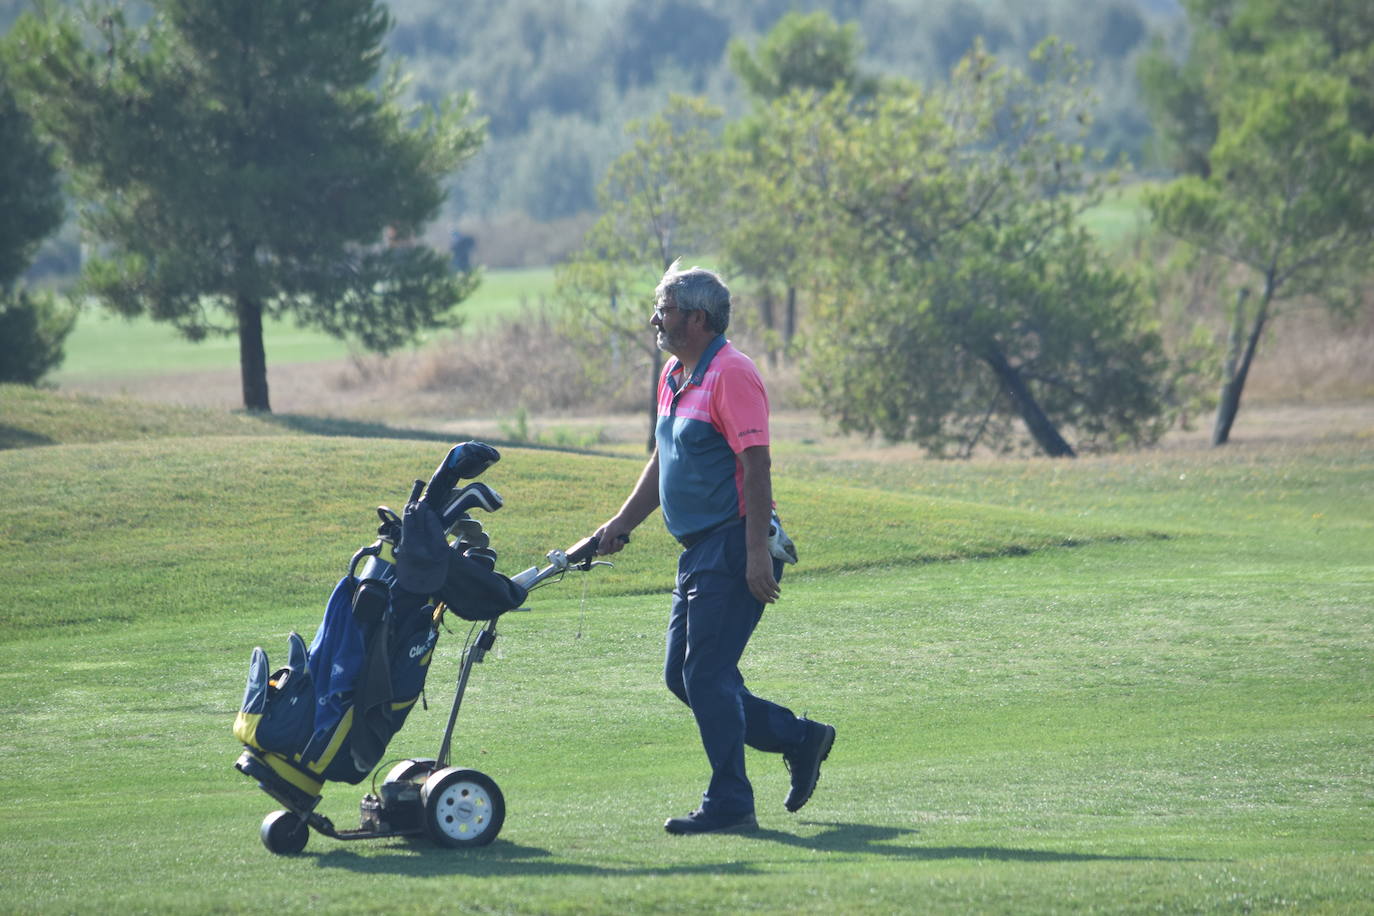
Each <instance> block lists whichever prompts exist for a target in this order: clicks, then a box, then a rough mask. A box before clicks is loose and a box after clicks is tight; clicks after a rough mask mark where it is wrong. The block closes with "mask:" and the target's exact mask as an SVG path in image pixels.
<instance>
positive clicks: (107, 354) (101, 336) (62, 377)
mask: <svg viewBox="0 0 1374 916" xmlns="http://www.w3.org/2000/svg"><path fill="white" fill-rule="evenodd" d="M552 292H553V270H552V269H551V268H529V269H525V270H498V271H487V272H484V273H483V275H482V285H481V286H479V287H478V288H477V291H476V292H475V293H473V295H472V296H471V297H470V298H468V299H467V300H465V301H464V302H463V303H462V304H461V305H460V306H459V307H458V312H459V314H461V315H462V316H463V321H464V324H463V327H464V329H466V330H481V329H485V328H489V327H491V326H493V325H494V324H496V323H497V322H499V321H501V320H504V319H508V318H513V317H515V316H516V315H519V314H520V312H521V311H522V310H523V309H525V308H533V307H536V306H538V305H539V304H540V303H541V302H542V301H543V300H545V299H547V298H548V297H549V296H551V295H552ZM443 333H446V332H436V333H434V334H431V335H429V336H428V337H426V338H425V340H431V339H433V338H434V337H435V336H438V335H441V334H443ZM263 336H264V341H265V346H266V349H267V358H268V365H269V366H275V365H279V364H283V363H311V362H320V361H322V360H332V359H341V358H343V357H344V356H347V355H348V353H349V345H348V344H347V343H346V342H344V341H342V340H338V339H336V338H334V337H331V336H329V335H328V334H325V333H324V332H323V331H316V330H311V329H303V328H299V327H297V326H296V325H295V324H294V323H293V322H291V321H289V320H284V319H280V318H269V319H268V320H267V321H266V322H265V327H264V330H263ZM422 343H423V341H422ZM65 352H66V358H65V359H64V360H63V361H62V365H61V366H59V367H58V369H57V371H55V372H53V373H52V375H51V376H50V377H49V378H50V380H51V381H53V382H55V383H57V384H59V385H60V384H63V383H70V382H78V381H87V380H91V379H104V380H117V379H119V378H122V377H125V376H129V375H145V374H153V373H158V372H176V371H183V370H193V369H232V368H236V367H237V366H238V365H239V343H238V337H237V336H235V335H233V334H230V335H227V336H215V337H208V338H206V339H205V340H203V341H200V342H199V343H191V342H189V341H187V340H186V338H184V337H182V336H181V335H180V334H178V333H177V332H176V330H175V329H174V328H172V327H171V326H170V325H167V324H159V323H157V322H154V321H152V320H151V319H149V318H136V319H127V318H122V317H120V316H118V315H113V314H111V313H109V312H107V311H105V310H103V309H101V308H99V307H97V306H94V305H91V306H88V307H87V308H86V309H85V310H84V311H83V312H82V313H81V316H80V318H79V319H78V320H77V323H76V327H75V329H73V331H72V333H71V336H70V337H68V338H67V342H66V346H65Z"/></svg>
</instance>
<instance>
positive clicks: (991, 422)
mask: <svg viewBox="0 0 1374 916" xmlns="http://www.w3.org/2000/svg"><path fill="white" fill-rule="evenodd" d="M1033 61H1034V62H1035V63H1036V64H1037V66H1039V67H1040V68H1041V70H1040V72H1038V73H1037V74H1035V77H1034V78H1032V77H1030V76H1027V75H1025V74H1021V73H1017V72H1015V71H1012V70H1009V69H1008V68H1005V67H1003V66H1000V65H998V64H997V63H996V61H995V60H993V58H991V56H989V55H988V54H987V53H986V52H985V51H983V49H982V48H981V47H975V49H974V51H973V52H971V53H970V55H969V56H968V57H966V58H965V59H964V60H963V61H962V62H961V63H960V65H959V66H958V67H957V68H956V70H955V72H954V74H953V77H952V80H951V83H950V85H949V86H948V87H941V88H938V89H934V90H931V91H927V92H923V91H921V90H919V89H918V88H916V87H914V86H913V87H905V88H900V87H897V86H893V87H891V88H890V89H889V90H887V91H885V92H884V93H882V94H881V95H880V96H879V97H878V98H877V99H876V100H875V102H874V103H873V104H872V105H870V106H864V107H859V108H855V107H853V106H852V102H851V100H850V99H849V98H847V97H845V96H844V95H843V94H842V93H832V94H831V95H830V96H829V97H827V98H826V99H824V100H821V101H819V102H817V103H814V104H806V103H804V102H803V104H800V105H799V104H797V103H798V102H799V101H802V100H799V99H796V98H794V99H793V100H792V101H791V102H790V103H789V102H786V101H785V102H784V103H782V104H783V105H784V106H785V108H784V109H783V110H780V111H779V112H778V113H777V115H778V122H779V123H780V124H784V125H787V128H788V130H789V131H790V132H791V134H792V136H791V138H790V140H789V141H788V142H787V143H786V144H784V146H783V147H782V149H784V150H785V151H786V154H785V155H783V156H780V157H779V158H778V161H777V162H776V163H775V164H774V166H773V167H774V168H782V167H783V166H784V164H785V163H786V162H787V161H788V160H791V161H792V162H793V163H795V164H794V166H793V167H795V168H800V169H802V170H803V171H804V172H805V176H804V180H803V183H805V184H807V185H809V186H810V187H811V189H812V191H811V194H810V197H809V198H808V201H807V208H808V209H810V210H811V211H812V212H813V214H814V219H813V221H812V223H811V224H810V227H809V228H810V230H811V237H812V238H813V239H814V240H815V247H816V253H815V265H816V267H815V270H816V276H817V278H818V280H819V282H822V283H824V284H825V287H826V291H827V293H828V295H827V296H826V300H827V305H826V306H825V308H824V311H823V314H822V316H821V317H822V321H820V322H819V323H818V329H819V330H818V333H816V334H815V335H813V336H812V337H811V338H810V339H809V342H808V353H807V373H806V375H807V378H808V379H809V380H810V383H811V385H812V387H813V391H814V392H815V393H816V395H817V397H818V400H819V401H820V404H821V406H822V409H823V410H824V411H826V412H827V413H828V414H830V415H831V416H833V417H834V418H836V419H837V420H838V422H839V424H840V426H841V428H843V429H847V430H852V431H857V432H862V433H867V434H872V433H875V432H876V433H880V434H882V435H883V436H884V437H886V438H888V439H890V440H902V439H913V440H915V441H917V442H919V443H921V444H922V445H924V446H925V447H926V448H928V449H929V450H930V451H931V452H933V453H936V454H945V453H947V452H948V451H949V449H950V448H952V447H953V448H955V449H957V451H958V453H959V454H964V455H966V454H969V453H970V452H971V450H972V449H973V447H974V446H976V445H977V444H979V443H980V442H990V443H991V444H993V445H994V446H999V447H1007V443H1008V439H1009V436H1010V432H1011V429H1010V421H1011V420H1012V419H1017V420H1019V421H1020V422H1021V423H1022V424H1023V425H1024V427H1025V429H1026V430H1027V432H1028V433H1029V434H1030V437H1031V439H1032V440H1033V441H1034V443H1035V444H1036V446H1037V447H1038V448H1039V449H1040V450H1041V451H1043V452H1044V453H1045V454H1047V455H1050V456H1072V455H1073V454H1075V449H1074V448H1073V447H1072V446H1071V445H1070V444H1069V442H1068V441H1067V440H1066V439H1065V437H1064V435H1063V432H1061V429H1063V430H1072V431H1073V432H1075V433H1076V434H1077V435H1078V437H1079V439H1080V447H1085V446H1086V447H1093V448H1110V447H1113V446H1115V445H1117V444H1118V443H1120V442H1123V441H1129V442H1142V441H1150V440H1152V439H1153V438H1155V437H1157V436H1158V435H1159V434H1160V432H1161V431H1162V428H1163V425H1162V422H1161V415H1162V413H1163V410H1164V407H1163V403H1162V384H1161V380H1162V378H1163V376H1164V373H1165V371H1166V368H1167V360H1166V358H1165V356H1164V353H1163V349H1162V344H1161V341H1160V338H1159V336H1158V335H1157V334H1156V333H1154V331H1153V329H1151V328H1150V327H1149V326H1148V324H1147V322H1146V321H1145V319H1144V314H1143V310H1142V308H1141V300H1140V297H1139V295H1138V290H1137V285H1136V284H1135V282H1134V280H1133V278H1132V277H1131V276H1130V275H1128V274H1126V273H1124V272H1122V271H1119V270H1117V269H1116V268H1115V267H1114V266H1113V265H1112V264H1111V263H1110V261H1109V260H1108V259H1107V258H1106V257H1105V256H1104V255H1103V254H1102V253H1101V252H1100V251H1099V250H1098V249H1097V248H1096V246H1095V244H1094V242H1093V240H1092V239H1091V237H1090V236H1089V235H1088V233H1087V231H1086V230H1085V229H1084V228H1083V227H1082V226H1081V225H1080V223H1079V221H1078V216H1079V214H1080V213H1081V212H1082V211H1083V210H1084V209H1086V208H1087V207H1089V206H1091V205H1092V204H1093V203H1094V202H1095V201H1096V200H1097V199H1098V197H1099V196H1100V188H1101V186H1102V183H1103V181H1105V180H1106V179H1105V177H1103V176H1101V175H1100V173H1099V172H1098V171H1097V170H1096V169H1094V168H1092V167H1091V166H1092V162H1091V160H1090V157H1088V156H1087V154H1086V152H1085V151H1084V149H1083V148H1082V146H1081V145H1078V144H1076V143H1074V142H1071V141H1070V140H1069V139H1065V136H1064V134H1065V133H1066V132H1068V131H1070V130H1071V129H1072V130H1077V131H1080V132H1082V131H1086V130H1087V129H1088V124H1087V123H1085V122H1086V121H1087V120H1088V119H1087V117H1086V114H1085V111H1086V109H1087V106H1088V104H1089V103H1090V101H1091V99H1090V96H1088V95H1087V94H1086V93H1085V92H1083V91H1082V90H1081V89H1080V88H1079V86H1078V83H1077V80H1078V79H1079V77H1080V70H1079V68H1078V66H1077V64H1076V61H1075V60H1074V59H1073V57H1072V55H1070V54H1068V53H1067V52H1065V51H1064V50H1063V49H1061V48H1060V47H1058V46H1057V45H1055V44H1053V43H1048V44H1046V45H1043V46H1042V47H1041V48H1040V49H1039V50H1038V51H1037V53H1036V55H1035V56H1034V58H1033Z"/></svg>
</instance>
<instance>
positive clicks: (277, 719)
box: [234, 442, 526, 811]
mask: <svg viewBox="0 0 1374 916" xmlns="http://www.w3.org/2000/svg"><path fill="white" fill-rule="evenodd" d="M499 459H500V455H499V453H497V452H496V450H495V449H493V448H492V447H491V446H488V445H485V444H483V443H480V442H466V443H463V444H461V445H457V446H454V448H453V449H452V450H451V451H450V452H449V454H448V455H447V456H446V457H445V459H444V462H443V463H442V464H440V466H439V468H438V469H437V470H436V471H435V473H434V475H433V476H432V477H431V479H430V481H429V484H428V486H425V485H424V483H423V481H416V485H415V488H414V490H413V491H412V493H411V497H410V499H409V501H408V502H407V505H406V508H405V513H404V516H397V515H396V514H395V513H394V512H392V511H391V510H390V509H386V508H385V507H382V508H379V509H378V510H377V511H378V514H379V516H380V517H381V521H382V524H381V527H380V528H379V529H378V538H377V541H376V542H375V543H374V544H372V545H371V546H369V547H364V548H363V549H361V550H359V551H358V552H357V553H356V554H355V555H354V556H353V560H352V562H351V563H350V565H349V568H348V573H347V574H346V575H345V576H344V577H343V578H342V579H340V580H339V582H338V583H337V584H336V585H335V586H334V590H333V592H332V593H331V595H330V597H329V601H328V603H327V604H326V605H325V612H324V619H323V620H322V621H321V622H320V625H319V628H318V629H317V630H316V632H315V636H314V639H313V640H312V641H311V643H310V645H309V646H308V647H307V646H306V644H305V641H304V640H303V639H302V638H301V637H300V636H299V635H298V634H296V633H295V632H292V633H291V634H290V636H289V637H288V639H287V658H286V664H285V666H282V667H279V668H277V669H275V670H273V669H272V666H271V664H270V663H269V661H268V657H267V653H266V652H265V651H264V650H263V649H262V648H261V647H257V648H255V649H254V650H253V653H252V657H251V660H250V662H249V670H248V684H247V688H246V690H245V692H244V697H243V704H242V707H241V709H240V710H239V713H238V715H237V717H236V718H235V721H234V736H235V737H236V738H237V739H238V740H239V741H240V742H242V743H243V744H244V745H245V753H244V755H243V757H242V758H240V763H239V769H240V770H242V771H243V772H244V773H246V774H248V775H250V776H253V777H254V778H256V779H258V780H259V783H260V784H261V786H262V787H263V788H264V789H265V790H268V791H269V794H273V795H274V797H278V798H279V799H281V800H282V801H283V803H285V804H288V806H289V807H290V808H291V809H292V810H297V811H309V810H310V809H311V808H313V805H314V802H315V801H316V800H317V799H318V796H319V795H320V792H321V790H322V788H323V785H324V783H325V782H327V781H336V782H347V783H352V784H356V783H359V782H361V781H362V780H363V779H365V778H367V776H368V774H369V773H371V772H372V771H373V769H374V768H375V767H376V766H377V764H378V763H379V762H380V761H381V759H382V755H383V754H384V753H385V751H386V748H387V744H388V743H389V742H390V740H391V738H392V736H393V735H395V734H396V732H397V731H399V730H400V728H401V726H402V725H404V724H405V721H406V717H407V716H408V715H409V713H410V710H411V709H412V707H414V705H415V703H416V702H417V701H418V700H419V699H420V695H421V692H422V691H423V689H424V686H425V677H426V675H427V674H428V672H429V665H430V661H431V659H432V658H433V657H434V647H435V644H436V643H437V641H438V638H439V624H440V620H441V619H442V617H443V615H444V614H445V613H446V612H451V613H453V614H456V615H457V616H459V617H461V618H463V619H465V620H472V621H491V620H495V619H496V618H497V617H499V616H500V615H501V614H504V613H505V612H506V611H509V610H512V609H514V608H517V607H519V606H520V605H521V604H523V603H524V601H525V597H526V590H525V588H524V587H522V586H520V585H518V584H516V583H515V582H512V581H511V580H510V579H509V578H507V577H506V576H504V575H501V574H500V573H498V572H496V571H495V563H496V554H495V553H494V552H493V551H492V550H491V548H490V546H489V544H488V541H487V537H486V534H485V533H484V532H483V531H482V530H481V525H480V524H479V523H477V522H476V521H474V520H472V519H471V518H470V516H469V515H468V510H469V509H471V508H478V507H480V508H484V509H486V510H487V511H494V510H495V509H498V508H500V505H501V502H500V497H499V495H497V494H496V493H495V491H493V490H491V488H489V487H487V486H486V485H485V484H471V485H469V486H468V487H465V488H463V489H462V490H461V491H458V490H455V488H454V487H455V484H456V483H457V481H458V480H459V479H461V478H471V477H476V476H477V475H478V474H480V473H481V472H482V471H483V470H485V469H486V468H487V467H488V466H490V465H491V464H493V463H495V462H496V461H498V460H499ZM422 490H423V494H424V495H423V496H421V492H422ZM455 533H456V535H457V537H456V538H455V539H454V540H453V541H452V542H450V541H449V537H450V535H453V534H455ZM385 547H390V548H391V554H392V559H390V560H388V559H386V558H384V557H383V555H382V553H383V549H384V548H385Z"/></svg>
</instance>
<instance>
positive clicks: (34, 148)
mask: <svg viewBox="0 0 1374 916" xmlns="http://www.w3.org/2000/svg"><path fill="white" fill-rule="evenodd" d="M62 211H63V206H62V187H61V184H60V183H59V180H58V171H57V167H56V166H55V165H54V164H53V150H52V148H51V146H50V145H48V144H46V143H43V142H42V141H41V140H40V139H39V138H38V136H37V135H36V134H35V133H34V125H33V120H32V119H31V118H30V117H29V116H28V114H27V113H25V112H24V111H23V110H22V109H21V108H20V107H19V104H18V102H17V101H16V100H15V97H14V92H13V91H12V89H11V87H10V79H9V77H8V74H7V72H6V68H5V67H4V66H3V62H0V293H4V292H8V291H9V290H11V289H12V288H13V287H14V285H15V284H16V283H17V282H18V281H19V277H20V275H22V274H23V273H24V270H25V269H26V268H27V267H28V266H29V263H30V262H31V261H32V260H33V255H34V252H36V251H37V250H38V245H39V243H40V242H42V241H43V239H45V238H47V237H48V236H49V235H51V234H52V233H53V232H54V231H56V229H57V227H58V226H60V225H62Z"/></svg>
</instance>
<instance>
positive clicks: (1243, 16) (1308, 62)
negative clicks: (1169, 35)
mask: <svg viewBox="0 0 1374 916" xmlns="http://www.w3.org/2000/svg"><path fill="white" fill-rule="evenodd" d="M1184 6H1185V8H1186V9H1187V12H1188V22H1189V25H1190V41H1189V46H1188V48H1187V50H1186V53H1185V54H1184V55H1183V56H1182V57H1176V56H1175V55H1174V54H1172V53H1171V52H1170V50H1169V49H1168V47H1167V46H1166V44H1165V42H1164V41H1163V40H1162V39H1161V38H1158V37H1156V39H1155V41H1154V43H1153V46H1152V48H1151V50H1150V52H1149V53H1148V54H1146V55H1145V56H1143V57H1142V58H1141V60H1140V63H1139V68H1138V76H1139V80H1140V85H1141V92H1142V95H1143V97H1144V99H1145V103H1146V105H1147V107H1148V108H1149V110H1150V112H1151V115H1152V120H1153V121H1154V124H1155V127H1156V132H1157V135H1158V140H1159V142H1160V143H1161V144H1162V145H1163V146H1164V148H1165V150H1166V152H1167V155H1168V160H1169V163H1170V165H1172V166H1173V167H1174V168H1176V169H1177V170H1179V171H1181V172H1183V173H1184V174H1189V175H1200V176H1202V177H1203V178H1207V177H1209V176H1210V175H1211V168H1212V165H1211V162H1210V152H1211V149H1212V147H1213V145H1214V144H1215V143H1216V141H1217V134H1218V131H1219V129H1220V126H1219V119H1220V110H1221V107H1222V105H1223V104H1224V99H1226V98H1227V97H1229V96H1231V95H1235V94H1244V93H1245V92H1247V91H1248V90H1249V89H1250V88H1251V87H1253V86H1254V85H1255V84H1256V82H1257V81H1260V80H1263V79H1264V71H1265V69H1266V68H1267V67H1268V65H1267V64H1266V63H1265V62H1264V61H1265V57H1266V56H1267V55H1270V54H1272V53H1276V52H1277V53H1283V52H1284V49H1288V48H1293V47H1297V46H1301V47H1302V48H1303V53H1302V54H1301V55H1291V56H1290V61H1291V64H1292V65H1293V66H1296V67H1297V68H1298V69H1301V70H1321V71H1326V72H1331V73H1334V74H1337V75H1339V76H1341V77H1343V78H1344V79H1346V80H1348V81H1350V83H1351V85H1352V86H1353V87H1354V90H1355V91H1354V92H1352V93H1351V94H1350V96H1349V99H1348V104H1349V105H1350V108H1351V120H1352V123H1353V124H1355V125H1356V126H1357V127H1359V128H1360V129H1361V130H1363V131H1364V132H1365V133H1366V134H1368V133H1371V132H1374V4H1370V3H1368V2H1367V0H1312V2H1307V3H1290V2H1286V0H1184Z"/></svg>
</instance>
